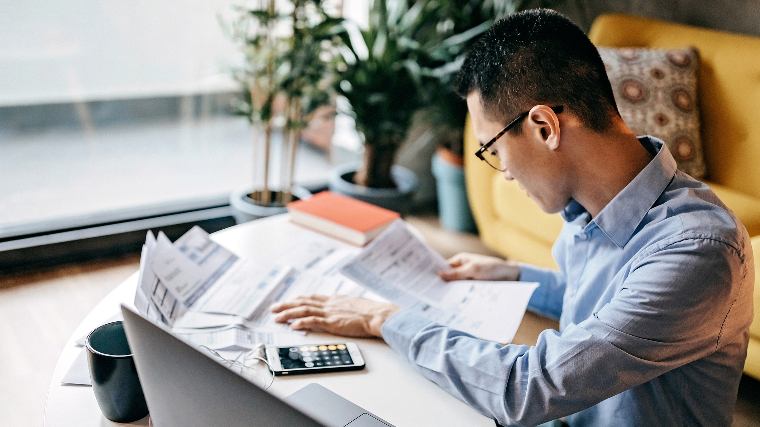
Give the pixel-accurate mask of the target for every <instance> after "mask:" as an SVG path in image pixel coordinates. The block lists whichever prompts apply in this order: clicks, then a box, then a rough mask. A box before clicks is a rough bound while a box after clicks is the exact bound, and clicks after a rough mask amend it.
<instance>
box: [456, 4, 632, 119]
mask: <svg viewBox="0 0 760 427" xmlns="http://www.w3.org/2000/svg"><path fill="white" fill-rule="evenodd" d="M476 90H477V91H479V92H480V97H481V102H482V104H483V108H484V111H485V113H486V114H487V115H488V116H489V118H491V119H495V120H499V121H505V120H509V119H511V118H512V117H513V116H515V115H517V114H519V113H520V112H522V111H525V110H528V109H530V108H532V107H533V106H534V105H537V104H547V105H558V104H560V105H563V106H564V107H565V109H566V110H570V111H572V112H573V113H574V114H575V115H576V116H578V117H579V118H580V120H581V121H582V122H583V124H584V125H585V126H587V127H589V128H591V129H593V130H595V131H603V130H605V129H607V128H608V127H609V125H610V123H611V118H612V116H613V115H618V116H619V115H620V114H619V113H618V110H617V104H616V103H615V98H614V96H613V94H612V86H611V85H610V81H609V79H608V78H607V72H606V71H605V69H604V63H603V62H602V59H601V58H600V57H599V52H598V51H597V49H596V47H595V46H594V45H593V44H592V43H591V41H590V40H589V39H588V37H586V35H585V34H584V33H583V31H582V30H581V29H580V28H578V26H576V25H575V24H574V23H573V22H572V21H570V20H569V19H567V18H566V17H564V16H562V15H561V14H560V13H558V12H556V11H553V10H550V9H531V10H526V11H522V12H518V13H515V14H512V15H509V16H507V17H505V18H503V19H501V20H499V21H497V22H496V23H495V24H494V25H493V26H492V27H491V28H490V29H489V30H488V31H487V32H485V33H484V34H483V36H481V38H480V39H479V40H478V41H477V42H476V43H475V44H474V45H473V47H472V49H471V50H470V52H469V53H468V55H467V58H466V59H465V61H464V64H463V65H462V68H461V70H460V71H459V75H458V78H457V92H458V93H459V95H460V96H462V97H466V96H467V95H468V94H470V93H471V92H472V91H476ZM516 129H518V131H519V126H518V127H516Z"/></svg>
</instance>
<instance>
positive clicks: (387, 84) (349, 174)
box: [330, 0, 457, 212]
mask: <svg viewBox="0 0 760 427" xmlns="http://www.w3.org/2000/svg"><path fill="white" fill-rule="evenodd" d="M434 18H435V3H434V2H432V1H424V0H423V1H416V2H411V1H408V0H375V1H373V2H372V3H371V6H370V12H369V26H368V28H366V29H359V28H358V27H356V26H355V25H351V24H347V26H346V28H347V34H346V37H345V39H344V41H345V43H346V49H344V50H343V55H342V61H341V62H339V67H338V68H337V70H336V75H337V78H336V79H335V80H334V82H335V90H336V92H337V93H338V94H340V95H341V96H343V97H345V98H346V100H347V101H348V103H349V104H350V106H351V111H350V112H349V114H350V115H352V116H353V118H354V120H355V122H356V128H357V130H358V131H359V133H360V134H361V136H362V138H363V142H364V157H363V163H362V164H361V165H358V166H357V165H344V166H341V167H338V168H336V169H335V171H334V173H333V174H332V176H331V180H330V188H331V189H332V190H333V191H337V192H341V193H344V194H348V195H350V196H352V197H356V198H359V199H362V200H366V201H369V202H371V203H375V204H378V205H381V206H384V207H387V208H390V209H393V210H396V211H402V212H403V211H405V209H406V208H407V207H408V205H409V201H410V198H411V195H412V193H413V191H414V190H415V188H416V186H417V179H416V176H415V175H414V173H413V172H412V171H410V170H408V169H406V168H403V167H401V166H398V165H395V164H394V163H395V156H396V153H397V151H398V148H399V146H400V145H401V143H402V142H403V141H404V138H405V136H406V133H407V131H408V129H409V126H410V123H411V120H412V116H413V115H414V113H415V112H416V111H417V110H419V109H420V108H421V107H422V106H424V105H426V103H427V102H428V100H429V97H428V96H427V95H426V93H425V91H424V88H425V87H426V86H427V85H428V83H427V81H428V80H431V79H434V78H435V76H434V73H433V71H432V70H430V69H427V68H426V67H424V64H428V63H433V62H434V61H432V59H431V58H432V57H435V55H436V52H435V51H434V49H433V48H434V47H435V46H431V45H430V44H425V43H420V42H419V40H421V39H424V38H425V37H423V34H424V32H425V31H428V30H429V22H431V20H432V19H434ZM430 40H432V39H430ZM452 42H457V41H456V40H454V41H452ZM436 43H437V41H436Z"/></svg>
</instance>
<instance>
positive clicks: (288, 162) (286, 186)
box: [230, 0, 343, 222]
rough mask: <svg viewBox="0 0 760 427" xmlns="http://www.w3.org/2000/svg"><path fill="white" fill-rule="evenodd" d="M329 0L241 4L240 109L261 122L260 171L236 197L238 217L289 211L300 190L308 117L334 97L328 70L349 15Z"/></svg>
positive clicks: (257, 133) (257, 142)
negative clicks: (299, 156) (335, 10)
mask: <svg viewBox="0 0 760 427" xmlns="http://www.w3.org/2000/svg"><path fill="white" fill-rule="evenodd" d="M322 3H323V1H322V0H293V1H291V2H275V0H263V1H260V2H258V3H257V4H256V5H255V6H253V7H250V8H248V7H239V8H237V9H236V12H237V13H236V19H235V20H234V22H233V25H232V26H231V35H232V37H233V39H234V40H235V41H236V42H237V43H238V45H239V46H240V47H241V49H242V51H243V54H244V58H245V61H244V63H245V65H244V66H243V67H241V68H239V69H236V70H235V72H234V77H235V79H236V80H237V81H238V82H240V84H241V88H242V96H241V97H240V99H239V102H238V103H237V105H236V106H235V110H236V112H238V113H239V114H242V115H245V116H246V117H247V118H248V119H249V121H250V122H251V124H252V125H253V127H254V159H253V161H254V174H255V175H256V177H255V178H254V185H253V187H250V186H247V187H246V188H244V189H242V190H239V191H236V192H234V193H233V194H232V195H231V197H230V205H231V206H232V207H233V209H234V213H235V217H236V219H237V220H238V221H239V222H240V221H245V220H250V219H255V218H259V217H262V216H268V215H272V214H276V213H281V212H284V211H285V205H286V204H287V203H288V202H290V201H291V200H292V199H293V198H294V197H296V193H298V189H297V188H296V187H294V185H293V177H294V173H295V168H294V166H295V160H296V151H297V150H296V149H297V146H298V141H299V139H300V133H301V131H302V129H303V128H304V127H305V124H306V120H305V119H304V118H305V117H308V116H309V115H310V114H311V113H312V112H313V111H314V110H315V109H316V108H317V107H319V106H320V105H324V104H329V102H330V98H331V96H332V90H331V89H332V86H333V85H332V84H331V82H330V81H329V79H330V77H331V76H333V75H334V74H333V73H331V72H330V71H329V70H330V69H331V67H332V64H331V63H332V61H333V60H334V58H335V55H336V54H337V46H338V44H340V43H341V33H342V32H343V19H342V18H340V17H335V16H330V15H329V14H328V13H327V12H326V11H325V8H324V7H323V4H322ZM275 162H278V163H279V164H275Z"/></svg>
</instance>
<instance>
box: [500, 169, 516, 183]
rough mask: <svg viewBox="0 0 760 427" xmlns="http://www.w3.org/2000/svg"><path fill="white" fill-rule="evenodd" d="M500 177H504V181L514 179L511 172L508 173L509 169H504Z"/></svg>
mask: <svg viewBox="0 0 760 427" xmlns="http://www.w3.org/2000/svg"><path fill="white" fill-rule="evenodd" d="M502 175H503V176H504V179H506V180H507V181H512V180H513V179H515V177H514V176H512V172H510V171H509V169H505V170H504V172H502Z"/></svg>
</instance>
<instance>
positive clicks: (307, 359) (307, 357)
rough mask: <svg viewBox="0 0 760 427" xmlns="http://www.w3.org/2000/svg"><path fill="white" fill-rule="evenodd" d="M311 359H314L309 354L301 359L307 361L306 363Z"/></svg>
mask: <svg viewBox="0 0 760 427" xmlns="http://www.w3.org/2000/svg"><path fill="white" fill-rule="evenodd" d="M312 360H314V359H312V358H311V357H309V356H306V357H304V358H303V361H304V362H307V363H308V362H311V361H312Z"/></svg>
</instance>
